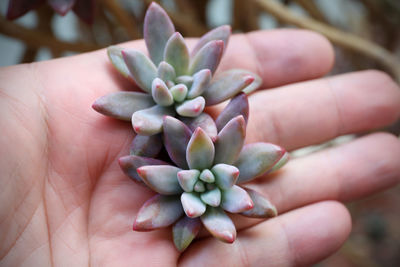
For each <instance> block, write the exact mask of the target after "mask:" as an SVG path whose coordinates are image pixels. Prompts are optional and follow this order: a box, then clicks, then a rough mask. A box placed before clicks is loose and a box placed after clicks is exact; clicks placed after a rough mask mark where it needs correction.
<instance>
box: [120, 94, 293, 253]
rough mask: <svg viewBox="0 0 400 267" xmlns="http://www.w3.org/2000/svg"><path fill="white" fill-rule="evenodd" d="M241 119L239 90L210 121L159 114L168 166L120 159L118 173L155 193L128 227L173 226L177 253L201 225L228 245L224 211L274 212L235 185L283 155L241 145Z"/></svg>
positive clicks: (268, 147) (243, 104)
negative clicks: (180, 118)
mask: <svg viewBox="0 0 400 267" xmlns="http://www.w3.org/2000/svg"><path fill="white" fill-rule="evenodd" d="M247 119H248V101H247V96H246V95H245V94H243V93H241V94H239V95H237V96H236V97H235V98H233V99H232V100H231V102H230V103H229V104H228V105H227V106H226V108H225V109H224V110H223V111H222V112H221V114H220V115H219V116H218V118H217V119H216V121H215V122H214V120H213V119H212V118H211V117H210V116H209V115H207V114H206V113H203V114H202V115H201V117H199V119H198V120H195V121H191V123H189V124H185V123H183V122H182V121H180V120H177V119H176V118H173V117H171V116H165V117H164V118H163V127H164V132H163V141H164V145H165V148H166V151H167V152H168V155H169V158H170V159H171V161H172V162H173V164H169V163H167V162H164V161H161V160H158V159H153V158H146V157H140V156H136V155H130V156H126V157H122V158H121V159H120V165H121V167H122V169H123V170H124V172H125V173H126V174H127V175H128V176H130V177H131V178H133V179H135V180H136V181H142V182H143V183H144V184H146V185H147V186H148V187H149V188H151V189H152V190H154V191H155V192H157V193H158V194H157V195H155V196H154V197H152V198H151V199H149V200H148V201H147V202H146V203H144V205H143V206H142V208H141V209H140V211H139V212H138V215H137V217H136V219H135V222H134V225H133V229H134V230H136V231H148V230H153V229H157V228H161V227H167V226H170V225H173V228H172V232H173V239H174V243H175V246H176V247H177V249H178V250H179V251H183V250H184V249H185V248H186V247H187V246H188V245H189V244H190V243H191V241H192V240H193V239H194V238H195V236H196V235H197V233H198V232H199V230H200V228H201V226H202V225H203V226H204V227H205V228H206V229H207V230H208V231H209V232H210V233H211V234H212V235H213V236H215V237H216V238H218V239H220V240H222V241H224V242H228V243H232V242H233V241H234V240H235V238H236V229H235V226H234V224H233V222H232V220H231V219H230V217H229V216H228V215H227V214H226V212H228V213H240V214H242V215H244V216H249V217H257V218H268V217H272V216H276V215H277V211H276V209H275V207H274V206H273V205H272V204H271V203H270V202H269V201H268V199H266V198H265V197H263V196H262V195H261V194H259V193H257V192H255V191H254V190H251V189H248V188H244V187H241V184H242V183H245V182H249V181H251V180H253V179H254V178H256V177H259V176H261V175H263V174H265V173H267V172H269V171H272V170H275V169H277V168H279V167H281V166H282V165H283V164H284V163H285V162H286V161H287V159H288V154H287V153H286V152H285V150H284V149H283V148H281V147H279V146H277V145H274V144H269V143H254V144H248V145H244V140H245V135H246V121H247Z"/></svg>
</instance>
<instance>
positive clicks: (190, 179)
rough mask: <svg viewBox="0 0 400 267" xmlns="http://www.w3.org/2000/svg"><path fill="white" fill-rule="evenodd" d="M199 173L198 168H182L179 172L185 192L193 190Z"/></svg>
mask: <svg viewBox="0 0 400 267" xmlns="http://www.w3.org/2000/svg"><path fill="white" fill-rule="evenodd" d="M199 175H200V171H198V170H182V171H179V172H178V182H179V184H180V186H181V187H182V189H183V190H184V191H185V192H192V191H193V189H194V185H195V184H196V182H197V179H198V177H199Z"/></svg>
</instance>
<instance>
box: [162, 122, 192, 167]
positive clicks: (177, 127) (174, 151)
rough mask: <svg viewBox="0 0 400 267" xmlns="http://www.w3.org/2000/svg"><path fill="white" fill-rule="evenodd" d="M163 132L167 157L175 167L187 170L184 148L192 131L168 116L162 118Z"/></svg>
mask: <svg viewBox="0 0 400 267" xmlns="http://www.w3.org/2000/svg"><path fill="white" fill-rule="evenodd" d="M163 130H164V131H163V136H164V145H165V149H166V150H167V152H168V155H169V157H170V158H171V160H172V161H173V162H174V163H175V164H176V165H178V166H179V167H181V168H182V169H187V168H188V164H187V162H186V148H187V145H188V143H189V140H190V137H191V136H192V131H191V130H190V129H189V128H188V127H187V126H186V125H185V124H184V123H182V122H181V121H179V120H177V119H175V118H173V117H170V116H165V117H164V122H163Z"/></svg>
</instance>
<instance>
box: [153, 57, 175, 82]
mask: <svg viewBox="0 0 400 267" xmlns="http://www.w3.org/2000/svg"><path fill="white" fill-rule="evenodd" d="M157 77H158V78H160V79H161V80H163V81H173V80H175V78H176V73H175V70H174V67H172V66H171V65H170V64H168V63H167V62H165V61H161V62H160V64H159V65H158V68H157Z"/></svg>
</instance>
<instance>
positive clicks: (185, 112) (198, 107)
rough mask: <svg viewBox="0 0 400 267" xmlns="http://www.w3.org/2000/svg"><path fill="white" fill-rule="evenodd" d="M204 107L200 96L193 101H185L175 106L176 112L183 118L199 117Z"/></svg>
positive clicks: (203, 101)
mask: <svg viewBox="0 0 400 267" xmlns="http://www.w3.org/2000/svg"><path fill="white" fill-rule="evenodd" d="M204 106H205V100H204V98H203V97H202V96H198V97H196V98H194V99H190V100H185V101H183V102H182V103H180V104H177V105H176V112H177V113H178V114H179V115H181V116H184V117H196V116H199V115H200V114H201V113H202V112H203V110H204Z"/></svg>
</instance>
